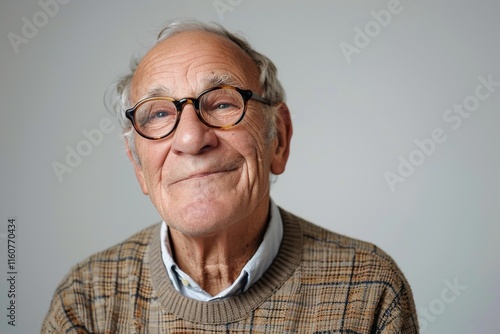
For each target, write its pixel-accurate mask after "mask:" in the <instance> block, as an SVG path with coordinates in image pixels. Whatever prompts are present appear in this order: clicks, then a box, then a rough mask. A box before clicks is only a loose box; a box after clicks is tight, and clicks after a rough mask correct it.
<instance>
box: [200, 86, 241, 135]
mask: <svg viewBox="0 0 500 334" xmlns="http://www.w3.org/2000/svg"><path fill="white" fill-rule="evenodd" d="M244 108H245V101H243V98H242V97H241V94H240V93H239V92H238V91H236V90H234V89H225V88H221V89H216V90H212V91H210V92H208V93H205V94H204V95H202V96H201V97H200V114H201V116H202V117H203V119H204V120H205V121H206V122H207V123H209V124H211V125H214V126H229V125H234V124H235V123H237V122H238V121H239V120H240V118H241V115H242V114H243V110H244Z"/></svg>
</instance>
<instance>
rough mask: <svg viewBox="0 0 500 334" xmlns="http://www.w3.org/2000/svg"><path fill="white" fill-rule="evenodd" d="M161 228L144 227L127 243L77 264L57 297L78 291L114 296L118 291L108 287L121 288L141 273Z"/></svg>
mask: <svg viewBox="0 0 500 334" xmlns="http://www.w3.org/2000/svg"><path fill="white" fill-rule="evenodd" d="M157 228H158V224H154V225H151V226H149V227H147V228H144V229H143V230H141V231H139V232H136V233H135V234H133V235H132V236H130V237H128V238H127V239H126V240H124V241H122V242H120V243H118V244H116V245H114V246H111V247H109V248H107V249H105V250H103V251H100V252H97V253H95V254H93V255H90V256H89V257H87V258H86V259H84V260H83V261H81V262H79V263H77V264H76V265H74V266H73V267H72V268H71V270H70V271H69V273H68V274H67V275H66V277H65V278H64V279H63V280H62V282H61V283H60V284H59V287H58V288H57V289H56V294H57V293H61V292H63V291H65V290H70V291H71V290H75V289H84V290H87V293H86V295H89V294H90V291H97V290H99V293H101V294H104V295H110V294H113V293H114V292H115V291H113V289H110V288H106V287H111V286H118V284H120V283H123V282H124V281H125V280H126V279H129V277H130V276H131V275H136V274H138V273H139V272H140V270H141V268H142V266H143V262H144V260H145V254H146V251H147V248H148V247H147V246H148V244H149V242H150V239H151V236H152V234H153V232H154V231H155V230H156V229H157ZM81 292H83V291H81ZM101 297H102V296H101Z"/></svg>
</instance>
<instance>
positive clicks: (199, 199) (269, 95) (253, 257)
mask: <svg viewBox="0 0 500 334" xmlns="http://www.w3.org/2000/svg"><path fill="white" fill-rule="evenodd" d="M115 109H116V111H117V114H118V117H119V118H120V120H121V123H122V126H123V129H124V136H125V142H126V146H127V151H128V153H129V157H130V159H131V161H132V164H133V166H134V170H135V174H136V176H137V179H138V181H139V184H140V186H141V189H142V191H143V192H144V194H147V195H148V196H149V197H150V199H151V201H152V202H153V204H154V206H155V207H156V209H157V210H158V212H159V214H160V216H161V217H162V219H163V222H161V223H160V224H156V225H154V226H151V227H149V228H146V229H145V230H143V231H141V232H139V233H137V234H135V235H134V236H132V237H130V238H129V239H128V240H126V241H124V242H122V243H120V244H118V245H116V246H114V247H112V248H110V249H108V250H105V251H103V252H101V253H98V254H95V255H93V256H91V257H89V258H88V259H87V260H85V261H83V262H82V263H80V264H78V265H77V266H75V267H74V268H73V269H72V271H71V272H70V273H69V274H68V275H67V276H66V278H65V279H64V280H63V281H62V282H61V284H60V286H59V287H58V289H57V291H56V292H55V295H54V298H53V301H52V304H51V307H50V310H49V312H48V314H47V317H46V319H45V321H44V323H43V328H42V333H202V332H203V333H205V332H207V333H215V332H241V333H284V332H286V333H289V332H293V333H417V332H418V324H417V316H416V313H415V306H414V302H413V297H412V294H411V290H410V286H409V285H408V282H407V281H406V279H405V278H404V276H403V274H402V273H401V271H400V270H399V269H398V267H397V265H396V264H395V263H394V262H393V260H392V259H391V258H390V257H389V256H388V255H386V254H385V253H384V252H383V251H381V250H380V249H378V248H377V247H375V246H374V245H371V244H368V243H365V242H361V241H357V240H354V239H350V238H347V237H345V236H341V235H338V234H335V233H333V232H329V231H326V230H324V229H322V228H320V227H318V226H315V225H313V224H311V223H309V222H307V221H305V220H303V219H301V218H298V217H296V216H294V215H293V214H291V213H289V212H287V211H285V210H283V209H281V208H279V207H277V206H276V204H275V203H274V202H273V201H272V199H271V198H270V194H269V187H270V174H275V175H278V174H281V173H283V171H284V170H285V166H286V163H287V159H288V155H289V151H290V140H291V136H292V124H291V119H290V113H289V110H288V107H287V105H286V104H285V102H284V92H283V88H282V87H281V84H280V83H279V81H278V79H277V74H276V68H275V66H274V65H273V63H272V62H271V61H270V60H269V59H268V58H267V57H265V56H264V55H262V54H260V53H258V52H257V51H255V50H253V49H252V47H251V46H250V45H249V44H248V43H247V42H246V41H245V40H243V39H241V38H240V37H237V36H235V35H233V34H231V33H230V32H228V31H226V30H225V29H224V28H222V27H220V26H217V25H207V24H203V23H200V22H196V21H178V22H172V23H170V24H169V25H168V26H167V27H166V28H165V29H164V30H162V32H161V33H160V35H159V37H158V41H157V43H156V44H155V45H154V46H153V48H152V49H151V50H149V52H147V54H146V55H145V56H144V57H143V58H142V59H140V60H137V61H136V64H135V65H134V66H133V68H132V71H131V73H130V74H128V75H126V76H124V77H123V78H122V80H121V82H120V83H119V84H118V85H117V105H116V108H115Z"/></svg>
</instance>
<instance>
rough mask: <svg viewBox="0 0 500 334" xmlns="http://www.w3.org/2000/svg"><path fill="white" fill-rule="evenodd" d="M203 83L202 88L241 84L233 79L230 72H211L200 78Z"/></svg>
mask: <svg viewBox="0 0 500 334" xmlns="http://www.w3.org/2000/svg"><path fill="white" fill-rule="evenodd" d="M201 81H202V82H203V83H204V86H205V87H204V89H208V88H211V87H214V86H221V85H229V86H236V87H238V88H241V84H240V83H239V82H237V81H236V80H234V79H233V77H232V76H231V75H230V74H222V75H220V74H215V73H212V74H210V75H208V76H206V77H204V78H203V79H202V80H201Z"/></svg>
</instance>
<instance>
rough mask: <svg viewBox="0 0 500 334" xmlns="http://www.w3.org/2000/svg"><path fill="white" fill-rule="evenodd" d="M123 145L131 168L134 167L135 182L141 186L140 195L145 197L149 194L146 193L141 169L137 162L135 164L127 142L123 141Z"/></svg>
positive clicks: (146, 188)
mask: <svg viewBox="0 0 500 334" xmlns="http://www.w3.org/2000/svg"><path fill="white" fill-rule="evenodd" d="M125 145H126V148H127V156H128V158H129V159H130V161H131V162H132V166H133V167H134V172H135V177H136V178H137V181H139V185H140V186H141V190H142V193H143V194H144V195H147V194H148V193H149V192H148V187H147V186H146V181H145V179H144V172H143V171H142V167H141V165H140V164H139V162H137V161H136V160H135V158H134V155H133V154H132V150H131V148H130V145H129V143H128V141H125Z"/></svg>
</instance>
